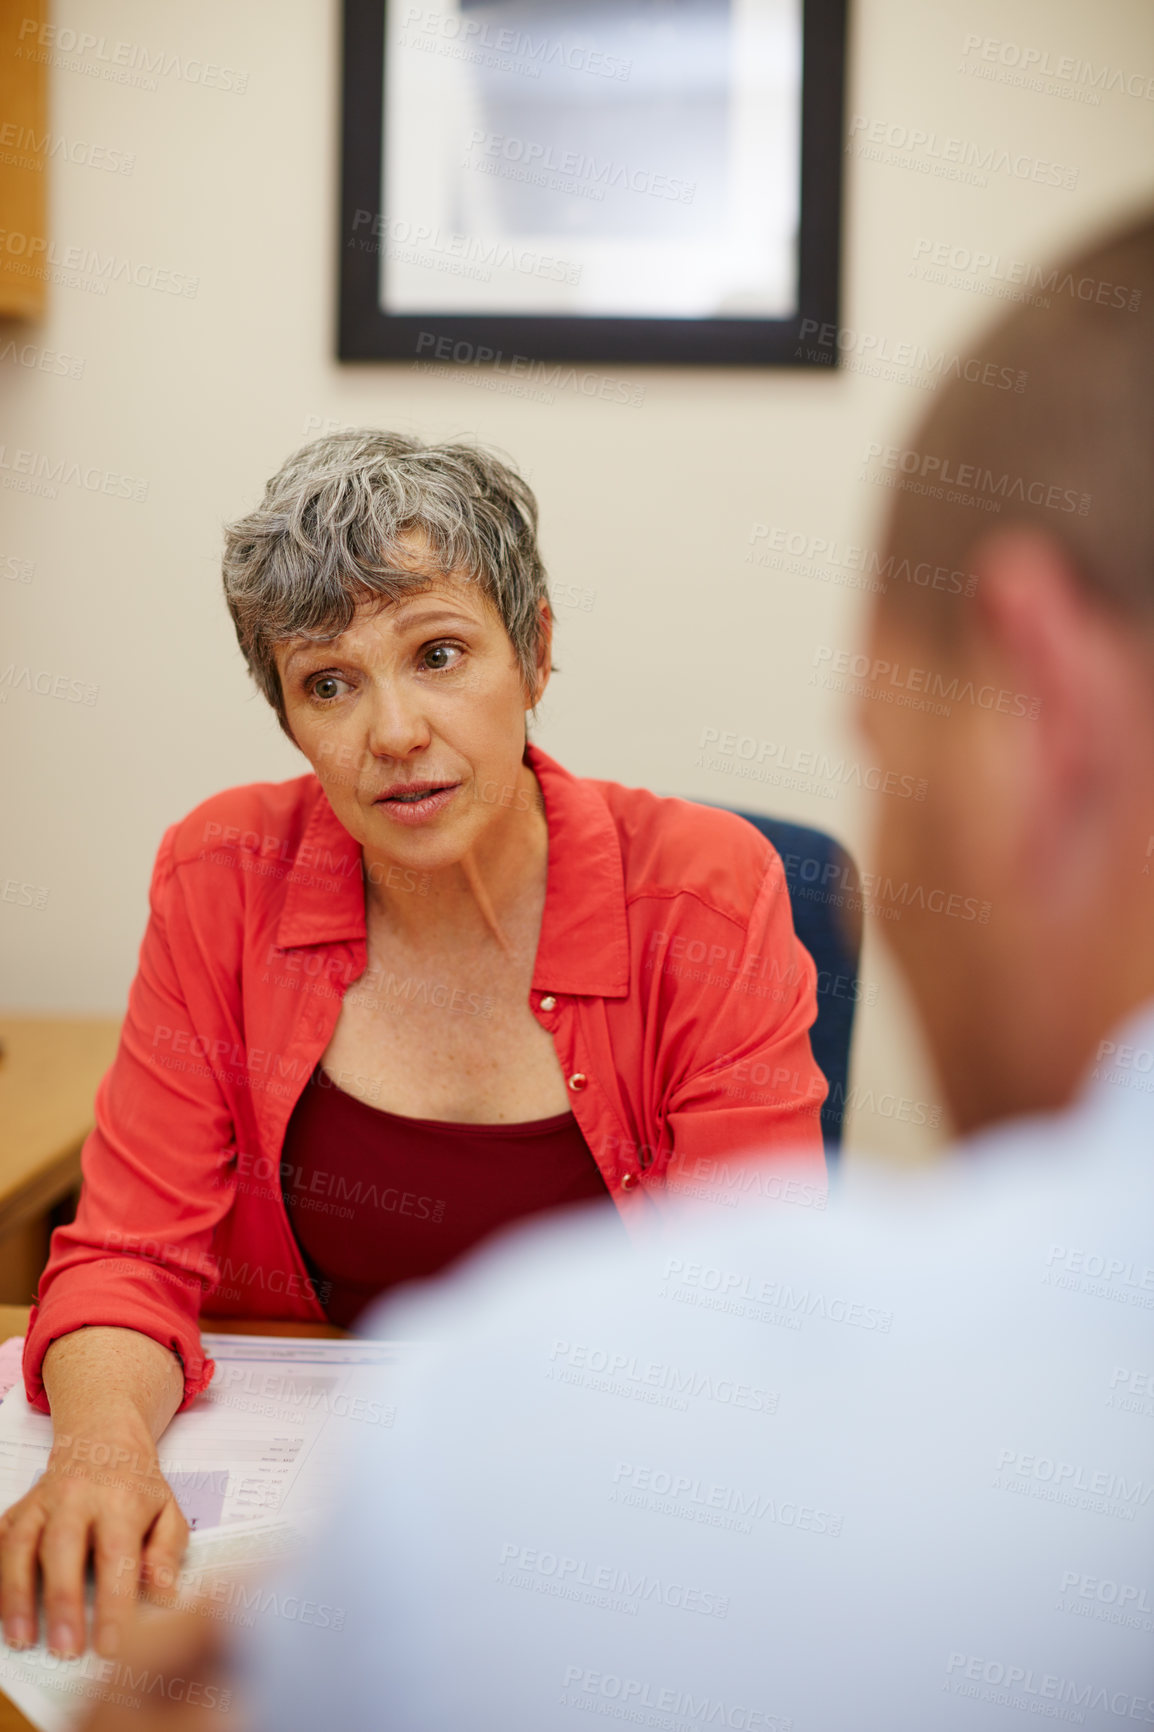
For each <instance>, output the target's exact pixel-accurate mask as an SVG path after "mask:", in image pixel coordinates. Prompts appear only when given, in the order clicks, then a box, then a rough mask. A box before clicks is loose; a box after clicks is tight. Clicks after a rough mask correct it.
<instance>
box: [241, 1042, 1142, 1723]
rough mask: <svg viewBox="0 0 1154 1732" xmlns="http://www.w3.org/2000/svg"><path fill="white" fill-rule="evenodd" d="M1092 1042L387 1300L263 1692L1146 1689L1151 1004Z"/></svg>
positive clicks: (325, 1710) (519, 1702) (839, 1703)
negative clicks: (1070, 1081)
mask: <svg viewBox="0 0 1154 1732" xmlns="http://www.w3.org/2000/svg"><path fill="white" fill-rule="evenodd" d="M1115 1048H1116V1050H1115V1052H1114V1053H1113V1054H1112V1055H1110V1057H1109V1059H1108V1060H1106V1061H1104V1062H1103V1064H1102V1065H1100V1066H1099V1067H1097V1068H1096V1070H1095V1073H1094V1075H1093V1077H1092V1078H1091V1079H1090V1080H1089V1082H1088V1084H1087V1088H1086V1091H1085V1093H1084V1094H1083V1096H1082V1097H1081V1099H1080V1100H1079V1102H1078V1103H1077V1104H1076V1105H1075V1106H1074V1107H1073V1108H1072V1109H1071V1110H1070V1111H1069V1112H1067V1113H1063V1114H1061V1115H1058V1116H1055V1117H1051V1118H1038V1119H1031V1120H1022V1121H1019V1122H1017V1123H1015V1124H1013V1125H1010V1126H1008V1127H1006V1128H1004V1129H1002V1130H1000V1131H998V1132H996V1133H993V1134H988V1135H985V1136H983V1137H981V1138H978V1139H975V1140H973V1141H972V1142H970V1143H968V1144H966V1145H964V1146H963V1148H962V1149H960V1150H959V1151H958V1152H957V1154H956V1155H955V1157H954V1158H953V1159H952V1160H950V1161H949V1162H946V1163H944V1164H943V1165H942V1167H940V1168H938V1169H935V1170H934V1171H933V1172H932V1173H930V1174H928V1175H920V1176H918V1177H916V1178H910V1177H904V1178H895V1177H893V1176H892V1175H891V1176H883V1175H880V1174H877V1173H859V1172H847V1174H846V1176H845V1180H844V1182H843V1183H841V1184H840V1185H839V1186H838V1188H837V1189H836V1190H835V1192H834V1194H833V1196H832V1197H831V1199H830V1202H829V1206H828V1207H827V1208H824V1209H823V1208H821V1207H820V1206H818V1205H815V1203H814V1200H813V1194H812V1192H807V1191H805V1190H804V1188H803V1187H796V1188H794V1189H793V1191H792V1193H791V1197H792V1200H784V1199H783V1198H782V1196H781V1193H782V1191H783V1186H782V1185H781V1183H780V1181H779V1180H777V1179H774V1181H773V1182H772V1183H771V1184H770V1183H765V1182H764V1174H762V1175H756V1172H755V1170H753V1169H740V1170H739V1169H736V1168H735V1169H733V1170H731V1171H728V1170H726V1169H725V1168H724V1166H723V1164H719V1167H718V1170H717V1172H716V1173H715V1174H714V1175H712V1177H711V1178H710V1179H708V1180H707V1182H706V1184H705V1186H704V1189H705V1190H706V1191H707V1192H709V1193H710V1194H711V1197H712V1201H711V1200H710V1198H709V1197H707V1198H706V1199H705V1200H702V1199H701V1198H700V1197H699V1198H698V1199H697V1200H696V1202H695V1203H694V1205H693V1206H692V1208H687V1209H686V1210H685V1211H684V1212H683V1213H682V1214H681V1215H680V1216H679V1217H677V1218H676V1219H675V1221H674V1222H673V1224H672V1225H666V1226H662V1227H658V1228H656V1229H655V1232H654V1239H653V1243H652V1244H651V1245H649V1246H647V1247H644V1248H642V1249H641V1250H638V1249H637V1248H635V1247H632V1248H629V1249H626V1250H622V1249H621V1247H620V1246H619V1244H618V1242H617V1236H616V1235H611V1234H610V1233H609V1232H608V1231H607V1230H606V1227H605V1223H603V1222H602V1221H601V1220H600V1219H599V1218H593V1217H589V1218H587V1219H584V1220H581V1221H579V1222H578V1223H576V1224H573V1223H572V1222H570V1223H569V1224H567V1225H564V1226H558V1225H551V1226H546V1227H544V1228H542V1227H537V1228H530V1229H526V1230H522V1231H520V1232H518V1233H515V1234H513V1235H511V1236H509V1237H507V1238H505V1239H503V1240H502V1241H501V1242H500V1243H499V1245H498V1246H497V1247H496V1248H495V1249H491V1250H487V1251H485V1252H483V1253H481V1254H480V1256H478V1257H477V1258H475V1259H473V1260H472V1261H470V1262H469V1263H468V1264H466V1265H465V1266H464V1267H463V1268H462V1269H461V1270H460V1271H459V1272H458V1273H456V1274H455V1275H454V1276H452V1277H451V1278H450V1279H447V1280H445V1281H442V1282H440V1283H437V1284H435V1285H430V1286H428V1287H425V1288H414V1289H410V1290H409V1291H408V1293H407V1294H405V1295H402V1296H401V1297H400V1298H398V1299H397V1300H396V1301H394V1302H393V1303H391V1304H389V1305H386V1306H385V1307H384V1308H383V1309H382V1310H381V1311H380V1312H379V1313H378V1315H377V1316H376V1318H375V1327H376V1329H377V1330H378V1331H379V1332H381V1333H383V1334H386V1335H389V1336H391V1337H393V1338H394V1339H405V1340H414V1341H419V1342H420V1346H419V1348H418V1349H417V1350H416V1351H415V1352H413V1353H412V1354H411V1355H410V1359H409V1364H408V1365H407V1367H406V1368H405V1369H403V1371H402V1372H401V1374H400V1376H399V1378H397V1379H396V1381H395V1382H393V1383H392V1384H391V1386H390V1389H389V1391H388V1399H389V1401H390V1402H393V1403H395V1405H396V1409H397V1420H396V1427H395V1430H394V1431H393V1432H392V1433H391V1434H384V1435H382V1434H381V1432H380V1430H379V1428H371V1427H368V1426H366V1427H365V1428H364V1431H365V1436H364V1438H363V1439H361V1440H359V1453H358V1454H357V1456H356V1459H355V1460H354V1461H353V1462H352V1463H351V1464H350V1477H349V1485H348V1491H347V1497H346V1499H345V1502H344V1506H343V1508H342V1509H341V1510H339V1511H338V1512H337V1514H336V1517H335V1519H334V1520H333V1521H332V1522H331V1523H330V1525H329V1528H328V1531H327V1535H326V1537H325V1538H324V1540H323V1542H322V1543H321V1545H320V1547H319V1549H317V1550H316V1551H315V1553H314V1555H313V1556H312V1557H311V1559H310V1560H309V1562H308V1563H307V1565H306V1566H303V1567H298V1570H297V1574H296V1580H295V1583H294V1586H295V1587H296V1588H297V1590H298V1591H299V1592H301V1593H305V1594H307V1595H309V1596H310V1597H311V1598H312V1599H314V1600H317V1601H323V1602H326V1603H328V1604H330V1605H336V1606H340V1607H343V1608H346V1616H345V1619H344V1623H343V1627H342V1628H341V1629H340V1630H336V1629H332V1628H329V1629H312V1628H306V1627H302V1626H301V1625H300V1624H299V1623H288V1622H281V1623H280V1624H279V1625H277V1624H276V1623H275V1622H273V1623H270V1622H265V1623H264V1624H263V1625H262V1626H261V1628H260V1629H259V1631H258V1633H257V1637H256V1650H255V1659H254V1664H253V1687H254V1689H255V1692H256V1695H257V1698H258V1701H259V1711H258V1716H257V1723H258V1725H259V1726H261V1727H264V1728H267V1729H268V1732H273V1729H275V1732H294V1729H296V1728H300V1729H301V1732H304V1729H306V1728H307V1729H308V1732H313V1729H315V1728H316V1727H319V1726H326V1727H328V1726H335V1727H347V1728H350V1729H352V1728H361V1727H369V1726H376V1725H380V1726H388V1727H389V1728H393V1729H397V1732H426V1729H432V1728H437V1729H438V1732H450V1729H451V1732H465V1729H469V1732H586V1729H587V1728H589V1727H591V1726H594V1725H596V1724H598V1723H604V1724H618V1725H622V1726H637V1727H658V1728H668V1729H670V1732H690V1729H693V1732H696V1729H698V1728H713V1727H718V1728H735V1729H739V1732H773V1729H777V1728H782V1727H796V1728H797V1732H931V1729H935V1728H948V1729H951V1732H952V1729H954V1728H956V1729H957V1732H974V1729H986V1728H990V1729H1003V1728H1004V1729H1007V1732H1013V1729H1015V1728H1025V1727H1027V1726H1029V1725H1031V1724H1037V1723H1041V1722H1043V1721H1045V1722H1047V1723H1049V1722H1056V1723H1059V1724H1066V1725H1083V1726H1087V1727H1094V1728H1099V1727H1100V1728H1103V1729H1104V1728H1114V1729H1116V1732H1121V1728H1122V1727H1123V1726H1124V1725H1125V1726H1154V1009H1151V1010H1148V1011H1147V1012H1145V1013H1144V1014H1143V1015H1142V1016H1141V1017H1139V1018H1136V1019H1135V1020H1134V1021H1133V1022H1132V1023H1131V1024H1130V1025H1129V1027H1128V1028H1127V1029H1126V1030H1124V1031H1122V1032H1121V1033H1119V1034H1118V1035H1117V1036H1116V1039H1115ZM751 1174H753V1177H752V1178H751ZM742 1175H744V1178H743V1177H742ZM746 1182H748V1183H749V1185H750V1189H748V1190H743V1189H742V1185H743V1183H746ZM769 1192H776V1193H777V1194H778V1200H776V1201H775V1200H774V1198H773V1197H772V1196H770V1195H768V1194H762V1193H769Z"/></svg>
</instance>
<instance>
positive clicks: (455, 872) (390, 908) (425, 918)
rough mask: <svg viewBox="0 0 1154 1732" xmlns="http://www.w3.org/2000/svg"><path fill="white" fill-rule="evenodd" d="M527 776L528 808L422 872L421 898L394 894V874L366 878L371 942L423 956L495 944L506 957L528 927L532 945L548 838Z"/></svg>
mask: <svg viewBox="0 0 1154 1732" xmlns="http://www.w3.org/2000/svg"><path fill="white" fill-rule="evenodd" d="M528 774H529V776H530V778H531V781H532V786H533V796H534V797H533V798H532V799H531V800H530V802H529V804H528V807H527V808H526V809H525V810H517V809H516V808H514V809H511V810H509V811H507V812H505V813H503V814H502V819H501V821H499V822H496V823H493V824H490V825H488V826H486V829H485V830H484V832H483V834H482V836H481V837H480V839H479V841H478V844H477V846H476V847H474V848H472V849H470V850H469V852H468V853H467V854H465V855H464V856H463V857H462V858H461V859H460V860H459V861H456V862H454V864H453V865H452V866H448V867H445V868H444V869H443V870H441V871H438V872H421V873H420V874H419V879H420V891H419V894H417V893H414V891H413V890H410V889H404V888H399V887H398V886H397V885H396V883H395V879H396V876H397V874H396V873H395V872H388V871H382V870H373V871H370V872H369V873H368V874H367V876H366V882H365V918H366V923H367V927H368V931H369V934H370V939H371V938H372V936H373V935H374V934H380V935H382V936H383V935H384V934H388V936H389V937H390V938H391V940H392V941H393V942H394V943H396V942H397V941H400V942H401V943H404V944H411V945H412V946H413V947H414V948H418V949H422V950H428V949H432V950H442V949H452V948H455V947H457V946H460V945H476V944H478V943H482V944H483V943H493V944H496V945H497V946H498V947H499V948H500V949H501V950H503V951H506V952H510V951H512V950H514V949H517V948H519V947H520V945H521V944H522V943H523V942H524V940H525V937H526V929H527V926H532V929H533V935H534V943H535V937H536V933H537V932H538V931H539V929H540V923H541V914H542V911H543V909H544V904H545V881H546V873H547V869H548V861H549V831H548V827H547V825H546V822H545V807H544V802H543V801H542V799H541V794H540V790H539V788H538V787H537V781H536V778H535V777H533V776H532V772H528ZM366 863H367V864H368V862H366ZM372 864H373V865H374V866H376V867H381V866H384V865H385V864H386V863H385V862H383V861H382V862H372ZM404 876H405V877H410V876H411V874H410V873H406V874H404ZM390 880H393V882H390Z"/></svg>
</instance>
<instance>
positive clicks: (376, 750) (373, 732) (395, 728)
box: [366, 686, 432, 758]
mask: <svg viewBox="0 0 1154 1732" xmlns="http://www.w3.org/2000/svg"><path fill="white" fill-rule="evenodd" d="M367 720H368V738H367V740H366V745H367V747H368V750H369V751H370V752H371V753H372V754H373V756H374V757H375V758H407V757H409V756H410V755H411V754H412V753H413V752H417V751H420V750H421V749H422V748H423V747H425V746H427V745H428V743H429V741H430V739H431V737H432V730H431V729H430V728H429V725H428V722H427V721H426V719H425V716H424V715H423V713H422V706H421V704H420V702H419V699H418V697H417V694H415V693H414V694H412V695H410V694H408V693H406V692H403V691H400V690H398V689H397V688H396V687H390V686H379V687H376V688H374V690H373V691H372V693H371V695H370V705H369V710H368V717H367Z"/></svg>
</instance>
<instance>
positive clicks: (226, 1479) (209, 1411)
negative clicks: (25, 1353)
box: [0, 1335, 399, 1732]
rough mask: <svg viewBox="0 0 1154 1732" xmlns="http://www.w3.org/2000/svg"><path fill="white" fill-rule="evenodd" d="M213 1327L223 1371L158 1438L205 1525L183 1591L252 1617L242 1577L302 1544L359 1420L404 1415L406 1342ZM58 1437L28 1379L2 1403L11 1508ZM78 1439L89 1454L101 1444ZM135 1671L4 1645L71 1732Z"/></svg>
mask: <svg viewBox="0 0 1154 1732" xmlns="http://www.w3.org/2000/svg"><path fill="white" fill-rule="evenodd" d="M202 1339H203V1342H204V1348H205V1352H206V1353H207V1354H209V1355H210V1357H211V1358H213V1359H214V1360H215V1361H216V1375H215V1377H214V1378H213V1381H212V1383H211V1384H210V1385H209V1387H208V1389H207V1390H206V1391H205V1393H204V1394H203V1395H201V1396H198V1398H197V1400H196V1401H195V1402H194V1404H193V1406H192V1407H191V1408H190V1409H189V1410H188V1411H187V1412H186V1413H182V1414H179V1415H178V1416H177V1418H176V1419H174V1420H173V1421H172V1424H171V1425H170V1426H169V1428H168V1430H167V1431H166V1432H165V1434H164V1436H163V1438H162V1439H161V1441H160V1449H159V1454H160V1466H161V1471H162V1472H163V1474H164V1476H165V1478H166V1479H167V1480H168V1482H169V1484H170V1485H171V1486H172V1489H173V1492H174V1494H175V1496H176V1500H177V1502H178V1503H179V1504H180V1507H181V1509H182V1510H183V1512H184V1515H185V1518H186V1520H187V1521H188V1523H189V1525H190V1527H191V1528H192V1529H193V1533H192V1538H191V1540H190V1543H189V1549H188V1554H187V1557H186V1560H185V1567H184V1572H183V1576H182V1584H181V1592H182V1597H183V1598H186V1599H192V1598H194V1597H195V1596H196V1595H197V1594H198V1593H199V1594H203V1593H204V1591H205V1589H206V1588H210V1590H211V1603H210V1602H208V1601H206V1602H205V1604H206V1607H207V1608H208V1609H207V1613H206V1615H211V1616H220V1617H224V1618H227V1619H228V1620H229V1621H230V1622H234V1623H245V1622H249V1623H251V1622H252V1619H251V1617H246V1616H245V1615H244V1613H243V1611H241V1612H238V1611H237V1610H235V1607H236V1605H240V1606H242V1607H243V1606H244V1605H246V1604H248V1603H250V1602H251V1601H252V1599H253V1598H254V1597H255V1594H256V1592H257V1590H256V1589H255V1588H252V1589H250V1588H248V1587H246V1586H244V1585H241V1584H245V1583H247V1582H248V1581H249V1580H250V1578H251V1577H252V1576H253V1575H254V1572H259V1570H260V1568H261V1566H265V1567H268V1566H270V1565H271V1563H272V1562H273V1560H275V1559H277V1558H279V1557H282V1556H283V1555H285V1554H286V1553H289V1552H291V1551H293V1550H294V1549H295V1548H296V1546H297V1545H298V1544H299V1543H300V1539H301V1537H302V1535H303V1533H304V1532H305V1531H306V1530H307V1529H308V1528H309V1527H310V1526H311V1525H312V1523H313V1521H314V1520H315V1518H316V1516H317V1515H318V1514H319V1513H321V1512H323V1510H324V1509H325V1507H326V1506H327V1505H328V1503H329V1502H330V1501H331V1499H332V1498H333V1496H334V1495H335V1492H336V1489H337V1486H338V1484H339V1480H340V1474H341V1471H342V1464H343V1462H344V1460H345V1456H346V1454H347V1453H348V1450H349V1448H350V1446H351V1444H352V1441H353V1437H354V1435H355V1428H356V1427H357V1426H359V1425H374V1426H381V1427H385V1428H389V1427H391V1426H392V1423H393V1417H394V1415H393V1409H392V1408H391V1407H390V1406H388V1404H387V1402H385V1401H382V1399H381V1386H382V1380H381V1369H380V1368H381V1367H382V1366H388V1365H389V1364H391V1363H394V1362H395V1360H396V1358H397V1354H398V1352H399V1349H398V1347H397V1345H396V1344H395V1343H391V1342H381V1341H358V1340H348V1341H310V1340H305V1339H303V1338H299V1337H291V1338H290V1337H284V1338H279V1339H278V1338H275V1337H269V1336H264V1335H205V1336H203V1337H202ZM51 1443H52V1421H51V1420H50V1419H49V1418H48V1417H47V1416H46V1415H44V1414H41V1413H37V1412H36V1411H35V1410H34V1409H33V1408H31V1407H30V1406H29V1405H28V1401H27V1399H26V1397H25V1395H24V1390H23V1386H22V1385H21V1384H16V1385H15V1386H14V1387H13V1388H12V1389H10V1390H9V1392H8V1394H7V1395H6V1396H5V1397H4V1400H3V1401H2V1402H0V1510H3V1509H6V1508H7V1507H8V1505H9V1504H11V1503H14V1502H15V1501H16V1499H17V1498H20V1497H22V1496H23V1495H24V1493H25V1492H26V1491H27V1490H28V1488H29V1487H30V1486H31V1485H32V1484H33V1482H34V1481H35V1480H36V1479H37V1478H38V1477H39V1476H40V1474H42V1473H43V1471H44V1469H45V1466H46V1465H47V1461H48V1452H49V1449H50V1447H51ZM76 1447H77V1449H78V1451H79V1450H84V1451H85V1455H86V1456H88V1455H89V1450H90V1449H91V1446H87V1447H86V1445H85V1444H84V1443H83V1442H78V1444H77V1446H76ZM89 1459H92V1458H91V1457H90V1456H89ZM94 1465H95V1466H96V1467H98V1468H101V1467H104V1466H105V1464H104V1463H102V1462H100V1461H99V1460H96V1461H94ZM107 1471H108V1472H109V1474H110V1475H111V1474H112V1473H114V1472H115V1464H112V1463H109V1464H107ZM230 1583H231V1585H228V1584H230ZM222 1584H225V1585H224V1586H223V1587H222ZM89 1600H90V1602H91V1588H90V1589H89ZM230 1607H232V1608H233V1609H230ZM217 1608H219V1609H217ZM125 1671H126V1668H125V1667H123V1666H119V1665H118V1664H117V1662H115V1661H110V1660H100V1659H98V1658H97V1657H96V1656H95V1655H94V1654H92V1653H91V1652H89V1653H87V1654H85V1655H83V1656H82V1657H81V1658H80V1659H78V1660H59V1659H56V1658H55V1657H54V1656H53V1655H52V1654H50V1653H49V1652H48V1650H47V1648H46V1647H45V1646H44V1644H43V1643H40V1644H38V1645H37V1646H36V1647H34V1648H28V1649H25V1650H24V1651H23V1652H21V1653H15V1652H13V1651H12V1650H11V1649H9V1648H6V1647H4V1646H3V1645H2V1644H0V1689H2V1690H4V1691H5V1692H6V1694H7V1695H9V1696H10V1697H11V1698H12V1700H13V1701H14V1702H15V1703H16V1704H17V1706H18V1707H19V1708H20V1709H21V1710H22V1711H23V1713H24V1714H26V1715H27V1716H28V1718H29V1719H30V1720H31V1721H32V1723H33V1724H34V1725H35V1726H38V1727H40V1728H41V1729H42V1732H71V1728H72V1727H74V1726H75V1725H76V1724H77V1722H78V1721H79V1720H81V1719H82V1718H83V1716H84V1714H85V1713H87V1712H88V1710H89V1709H90V1708H91V1706H92V1705H93V1703H94V1702H96V1701H97V1700H100V1699H105V1700H113V1701H116V1700H118V1699H119V1700H121V1701H122V1705H123V1706H125V1707H126V1708H127V1707H128V1706H129V1704H130V1702H131V1701H135V1700H138V1699H140V1696H141V1690H142V1689H143V1690H144V1691H145V1692H147V1689H148V1681H147V1680H144V1681H143V1683H142V1681H141V1680H140V1678H139V1677H137V1678H135V1679H133V1678H126V1677H122V1676H121V1675H120V1674H122V1673H124V1672H125Z"/></svg>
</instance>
